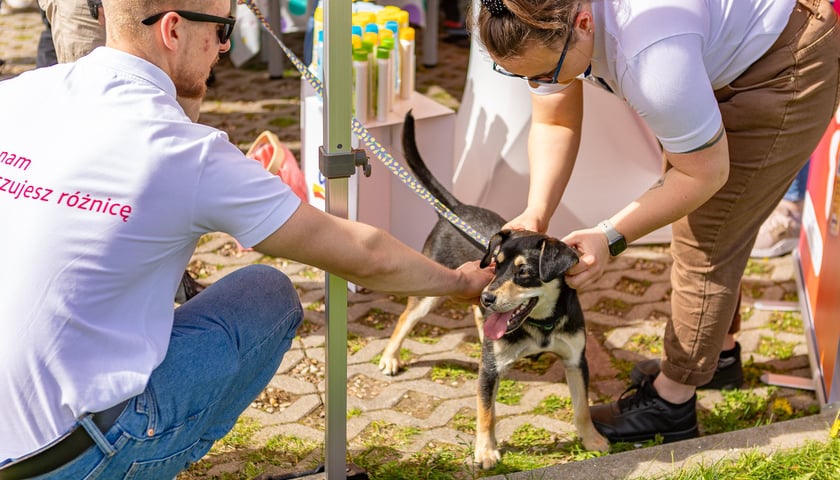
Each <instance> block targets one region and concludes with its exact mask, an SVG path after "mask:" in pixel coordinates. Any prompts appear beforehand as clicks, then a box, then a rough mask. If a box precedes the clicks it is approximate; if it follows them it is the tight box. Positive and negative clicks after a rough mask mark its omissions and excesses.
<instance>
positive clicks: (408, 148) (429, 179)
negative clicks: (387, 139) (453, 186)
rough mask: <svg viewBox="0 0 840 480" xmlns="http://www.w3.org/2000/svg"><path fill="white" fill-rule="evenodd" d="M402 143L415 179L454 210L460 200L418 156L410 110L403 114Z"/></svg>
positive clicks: (412, 117) (412, 116)
mask: <svg viewBox="0 0 840 480" xmlns="http://www.w3.org/2000/svg"><path fill="white" fill-rule="evenodd" d="M402 143H403V154H404V155H405V160H406V163H408V166H409V168H411V170H412V171H413V172H414V175H415V176H416V177H417V180H419V181H420V183H422V184H423V186H424V187H426V189H427V190H429V193H431V194H432V195H433V196H434V197H435V198H437V199H438V200H440V202H441V203H443V204H444V205H446V208H448V209H450V210H454V209H455V207H458V206H460V205H461V202H460V201H458V199H457V198H455V196H454V195H452V194H451V193H449V191H448V190H447V189H446V188H444V186H443V185H441V184H440V182H439V181H438V180H437V178H435V176H434V175H432V172H430V171H429V169H428V168H427V167H426V163H425V162H423V157H421V156H420V151H419V150H418V149H417V142H416V140H415V137H414V115H412V114H411V110H409V111H408V113H406V114H405V123H404V124H403V135H402Z"/></svg>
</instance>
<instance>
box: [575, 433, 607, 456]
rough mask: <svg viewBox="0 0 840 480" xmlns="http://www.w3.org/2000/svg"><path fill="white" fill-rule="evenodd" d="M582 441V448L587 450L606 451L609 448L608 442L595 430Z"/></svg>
mask: <svg viewBox="0 0 840 480" xmlns="http://www.w3.org/2000/svg"><path fill="white" fill-rule="evenodd" d="M593 430H594V429H593ZM582 442H583V448H585V449H587V450H589V451H595V452H606V451H607V450H609V449H610V442H609V441H608V440H607V439H606V438H604V436H603V435H601V434H600V433H598V432H597V431H595V432H594V433H593V434H592V435H589V436H588V437H587V438H583V439H582Z"/></svg>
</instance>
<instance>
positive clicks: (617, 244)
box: [610, 237, 627, 257]
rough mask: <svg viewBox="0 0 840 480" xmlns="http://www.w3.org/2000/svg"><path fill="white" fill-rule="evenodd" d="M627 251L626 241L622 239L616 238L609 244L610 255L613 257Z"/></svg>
mask: <svg viewBox="0 0 840 480" xmlns="http://www.w3.org/2000/svg"><path fill="white" fill-rule="evenodd" d="M626 249H627V240H625V239H624V237H620V238H617V239H616V240H615V241H614V242H612V243H611V244H610V255H612V256H613V257H614V256H616V255H618V254H619V253H621V252H623V251H624V250H626Z"/></svg>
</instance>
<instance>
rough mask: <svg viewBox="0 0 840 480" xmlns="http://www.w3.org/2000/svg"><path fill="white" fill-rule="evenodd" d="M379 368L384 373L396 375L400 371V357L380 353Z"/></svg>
mask: <svg viewBox="0 0 840 480" xmlns="http://www.w3.org/2000/svg"><path fill="white" fill-rule="evenodd" d="M379 369H380V370H382V373H384V374H385V375H396V374H397V373H399V371H400V359H399V358H397V357H396V356H395V355H386V354H384V353H383V354H382V358H380V359H379Z"/></svg>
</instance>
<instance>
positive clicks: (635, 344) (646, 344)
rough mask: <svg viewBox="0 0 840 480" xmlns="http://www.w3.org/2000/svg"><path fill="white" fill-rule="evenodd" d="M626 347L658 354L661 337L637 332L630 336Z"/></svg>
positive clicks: (660, 346) (660, 350) (660, 347)
mask: <svg viewBox="0 0 840 480" xmlns="http://www.w3.org/2000/svg"><path fill="white" fill-rule="evenodd" d="M626 348H628V349H631V350H633V351H636V352H649V353H655V354H660V353H662V348H663V346H662V337H660V336H659V335H646V334H644V333H637V334H635V335H633V336H632V337H630V341H629V344H628V345H627V347H626Z"/></svg>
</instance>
